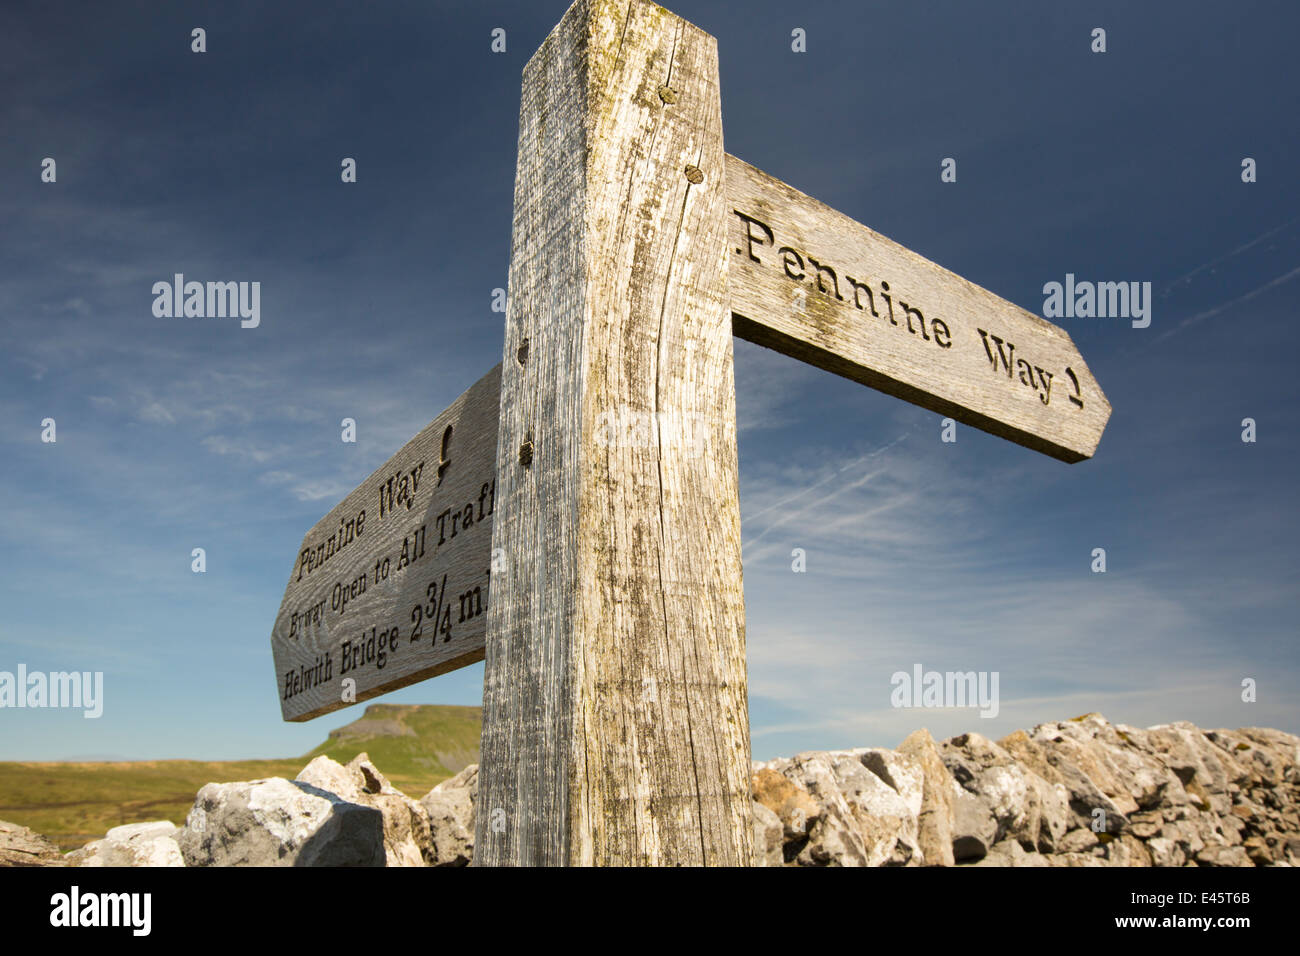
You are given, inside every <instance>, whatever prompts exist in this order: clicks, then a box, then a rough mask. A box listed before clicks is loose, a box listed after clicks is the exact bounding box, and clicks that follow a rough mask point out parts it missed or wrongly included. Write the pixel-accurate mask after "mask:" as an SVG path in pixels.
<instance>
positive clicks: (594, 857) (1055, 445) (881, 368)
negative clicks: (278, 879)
mask: <svg viewBox="0 0 1300 956" xmlns="http://www.w3.org/2000/svg"><path fill="white" fill-rule="evenodd" d="M733 331H734V334H735V335H739V336H741V337H743V338H746V339H750V340H752V341H754V342H758V343H759V344H762V345H765V346H768V347H770V348H773V349H775V350H777V351H780V352H784V353H786V354H788V355H791V356H793V357H796V358H799V359H802V360H804V361H807V362H810V363H812V364H813V365H816V366H818V367H820V368H823V369H826V370H828V371H831V372H835V373H836V374H840V375H843V376H845V377H847V378H851V379H853V380H854V381H858V382H862V383H863V384H867V385H871V386H873V387H875V388H878V389H880V390H882V391H885V392H888V393H889V394H892V395H896V396H898V397H900V398H904V399H906V400H908V401H911V402H915V403H916V404H919V405H921V406H923V407H925V408H929V409H931V410H934V411H936V412H939V413H940V414H943V415H948V416H951V417H952V418H954V419H956V420H958V421H962V422H965V423H968V424H970V425H973V426H975V427H978V428H982V429H984V430H986V431H989V432H992V433H993V434H996V435H1000V436H1002V437H1005V438H1008V439H1010V440H1011V441H1014V442H1017V443H1019V444H1021V445H1024V446H1026V447H1029V448H1032V449H1035V450H1037V451H1040V452H1043V453H1045V454H1048V455H1051V456H1052V457H1055V458H1058V459H1060V460H1062V461H1067V462H1077V461H1081V460H1083V459H1085V458H1088V457H1090V456H1091V455H1092V454H1093V452H1094V451H1095V449H1096V446H1097V442H1098V440H1099V439H1100V437H1101V432H1102V430H1103V428H1104V427H1105V424H1106V420H1107V417H1108V416H1109V413H1110V406H1109V404H1108V403H1107V402H1106V398H1105V396H1104V395H1103V394H1102V392H1101V390H1100V388H1099V387H1098V386H1097V383H1096V381H1095V380H1094V379H1093V377H1092V375H1091V373H1090V372H1089V371H1088V368H1087V366H1086V364H1085V363H1084V362H1083V359H1082V357H1080V355H1079V354H1078V352H1077V351H1076V350H1075V348H1074V346H1073V343H1072V342H1071V341H1070V338H1069V336H1068V335H1066V333H1065V332H1064V331H1062V330H1061V329H1059V328H1057V327H1055V326H1053V325H1051V324H1050V323H1048V322H1046V321H1044V320H1042V319H1040V318H1038V317H1036V316H1034V315H1031V314H1030V313H1028V312H1025V311H1024V310H1022V309H1020V308H1018V307H1016V306H1014V305H1012V304H1011V303H1009V302H1006V301H1005V300H1002V299H1000V298H998V297H997V296H995V295H993V294H992V293H990V292H988V291H986V290H984V289H982V288H980V287H979V286H976V285H974V284H973V283H970V282H968V281H967V280H965V279H962V278H960V277H959V276H956V275H953V274H952V273H950V272H948V271H946V270H944V269H942V268H941V267H939V266H937V265H935V264H934V263H931V262H929V261H927V260H925V259H923V258H921V257H920V256H918V255H916V254H915V253H913V252H911V251H910V250H908V249H905V248H903V247H902V246H899V245H897V244H896V243H893V242H891V241H890V240H888V239H886V238H884V237H883V236H880V235H878V234H877V233H875V232H873V231H871V230H870V229H868V228H867V227H866V226H863V225H861V224H859V223H857V222H854V221H853V220H852V219H849V218H848V217H847V216H844V215H842V214H840V213H837V212H835V211H834V210H832V209H829V208H828V207H826V206H823V205H822V204H820V203H818V202H816V201H815V200H813V199H811V198H809V197H807V196H805V195H803V194H802V193H800V192H798V191H797V190H794V189H792V188H791V187H789V186H787V185H785V184H784V183H782V182H780V181H778V180H775V179H773V178H771V177H769V176H767V175H766V174H764V173H762V172H760V171H759V170H757V169H754V168H753V167H751V166H748V165H746V164H745V163H743V162H741V161H740V160H738V159H735V158H734V157H730V156H727V155H726V154H725V152H724V151H723V140H722V116H721V105H720V97H719V89H718V61H717V46H716V43H715V41H714V39H713V38H712V37H710V36H709V35H708V34H706V33H704V32H703V31H701V30H699V29H698V28H696V27H695V26H693V25H691V24H689V23H687V22H685V21H684V20H681V19H680V18H678V17H676V16H674V15H673V14H671V13H669V12H668V11H666V10H664V9H663V8H662V7H659V6H657V5H655V4H653V3H649V2H644V0H633V2H631V3H627V2H623V0H619V2H614V0H577V2H575V3H574V4H573V6H572V7H570V8H569V10H568V12H567V13H566V14H565V15H564V17H563V19H562V20H561V21H560V23H559V24H558V25H557V26H556V27H555V29H554V30H553V31H552V32H551V34H550V35H549V36H548V37H547V38H546V40H545V41H544V42H543V44H542V46H541V47H540V48H539V49H538V51H537V52H536V53H535V54H534V56H533V57H532V58H531V59H530V60H529V62H528V65H527V66H526V68H525V70H524V77H523V97H522V102H521V107H520V115H519V145H518V166H517V173H516V179H515V204H514V234H513V241H512V248H511V263H510V277H509V296H508V307H507V315H506V333H505V347H504V361H503V363H502V365H501V366H500V368H499V370H494V371H493V372H491V373H489V374H488V375H487V376H485V377H484V379H483V380H482V381H480V382H479V383H478V384H477V385H475V386H473V387H472V388H471V389H470V390H469V391H468V392H466V393H465V395H463V396H462V397H461V398H460V399H458V400H457V402H456V403H455V404H454V405H453V406H452V407H451V408H450V409H448V411H447V412H444V413H443V415H441V416H439V417H438V418H437V419H436V420H435V421H434V422H433V424H432V425H430V426H429V427H428V428H427V429H425V430H424V431H423V432H421V433H420V434H419V435H417V436H416V438H414V439H413V440H412V441H411V442H410V443H408V445H407V446H406V447H404V448H403V449H402V450H401V451H400V452H399V453H398V454H397V455H396V456H395V457H394V458H393V459H392V460H391V461H390V462H389V463H388V464H387V465H385V467H384V468H381V469H379V471H377V472H376V473H375V474H374V475H372V476H371V478H370V479H368V480H367V481H366V482H365V483H363V484H362V485H361V487H359V488H358V489H357V490H356V491H354V492H353V493H352V494H351V495H349V496H348V498H347V499H346V500H345V501H344V502H343V503H342V504H341V505H340V506H339V507H338V508H336V509H335V510H334V511H333V512H331V513H330V515H328V516H327V517H326V518H325V519H323V520H322V522H321V523H320V524H318V525H317V526H316V528H313V529H312V531H311V532H309V533H308V535H307V538H306V539H305V540H304V542H303V545H302V547H301V548H300V550H299V554H298V556H297V558H296V560H295V564H294V569H293V575H292V577H291V580H290V583H289V587H288V588H287V589H286V592H285V599H284V604H283V606H282V607H281V610H280V616H279V617H278V618H277V622H276V628H275V632H274V635H273V637H272V644H273V647H274V649H275V660H276V677H277V686H278V687H279V689H280V693H281V700H282V706H283V710H284V715H285V718H286V719H290V720H301V719H306V718H309V717H313V716H317V715H319V714H322V713H327V712H329V711H330V710H333V709H335V708H337V707H339V706H343V705H344V704H346V703H350V702H351V700H350V699H347V697H346V696H345V694H344V693H343V691H344V688H342V687H341V683H340V682H341V679H342V678H344V677H346V676H350V675H355V679H356V685H355V696H354V699H355V700H362V699H365V697H368V696H373V695H375V694H378V693H382V692H384V691H386V690H391V689H394V688H396V687H400V686H404V685H405V684H409V683H412V682H414V681H416V680H422V679H424V678H425V677H429V676H433V675H434V674H438V673H442V672H445V671H447V670H450V669H452V668H455V667H459V666H462V665H464V664H467V663H471V662H473V661H476V660H480V659H484V658H486V670H485V676H484V691H483V736H482V748H481V749H482V757H481V764H480V770H479V791H478V803H477V812H476V820H477V831H476V834H475V864H476V865H521V864H522V865H565V864H647V865H681V864H710V865H712V864H724V865H725V864H729V865H747V864H749V863H750V862H751V860H752V825H751V819H750V796H749V775H750V768H749V715H748V700H747V686H746V673H745V612H744V594H743V588H742V583H741V564H740V509H739V501H738V494H737V466H736V414H735V387H734V379H733V370H732V340H733V339H732V337H733ZM498 373H499V382H498ZM498 395H499V401H498ZM449 427H450V431H448V428H449ZM448 436H449V437H448ZM462 436H463V438H464V441H463V443H462ZM493 453H494V454H495V461H493V457H492V456H493ZM440 469H441V476H442V479H443V480H442V481H441V483H440V482H439V481H438V480H437V478H438V475H439V470H440ZM404 477H405V478H408V479H409V481H408V482H406V483H405V484H403V478H404ZM390 478H391V479H393V480H394V481H395V482H396V484H394V485H390V483H389V481H390ZM417 482H418V485H417ZM390 487H392V488H394V489H395V490H394V491H391V492H390V491H389V490H388V489H389V488H390ZM385 502H387V503H385ZM362 510H364V511H365V524H364V540H363V534H362V528H361V526H360V521H359V519H360V517H361V512H362ZM458 516H459V517H458ZM349 522H354V524H352V525H350V524H349ZM349 528H354V529H355V538H350V537H349V535H350V534H352V532H351V531H349ZM489 530H490V533H491V539H490V542H489V541H488V540H487V537H488V532H489ZM453 533H454V535H455V538H454V539H452V538H451V537H448V535H450V534H453ZM435 535H436V537H435ZM331 539H333V540H335V541H336V542H338V541H340V540H341V541H342V542H343V543H342V545H341V546H339V545H337V544H336V545H335V548H334V550H331V546H330V543H329V542H330V540H331ZM435 545H436V546H435ZM417 554H418V558H417V557H416V555H417ZM404 556H408V557H409V563H408V562H407V561H405V560H404ZM399 564H400V565H401V567H400V568H399V567H398V565H399ZM385 567H387V568H388V576H387V577H385V576H384V573H383V568H385ZM489 574H490V576H491V598H490V600H489V599H488V587H487V584H488V578H489ZM354 591H355V593H354ZM345 596H346V599H347V606H346V608H344V607H343V599H344V597H345ZM480 597H482V599H483V604H482V605H481V606H480V604H479V598H480ZM467 601H468V604H467V603H466V602H467ZM484 625H486V626H484ZM385 634H386V635H387V639H386V642H385V641H382V640H381V637H382V636H383V635H385ZM372 645H373V649H372ZM381 649H382V650H386V652H387V660H386V662H385V663H384V664H383V665H382V667H381V665H380V662H379V656H378V655H379V652H380V650H381ZM345 661H346V662H348V664H349V668H348V671H347V673H346V674H344V673H343V671H342V668H343V663H344V662H345Z"/></svg>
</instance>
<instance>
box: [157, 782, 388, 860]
mask: <svg viewBox="0 0 1300 956" xmlns="http://www.w3.org/2000/svg"><path fill="white" fill-rule="evenodd" d="M178 842H179V844H180V849H181V854H182V856H183V857H184V858H185V865H186V866H383V865H384V863H385V849H384V815H383V814H382V813H381V812H380V811H378V810H376V809H375V808H374V807H368V806H361V805H360V804H356V803H349V802H348V801H346V800H344V799H342V798H341V797H339V796H337V795H336V794H334V793H331V792H330V791H328V790H322V789H320V788H319V787H314V786H312V785H310V784H307V783H303V782H301V781H293V782H291V781H288V780H285V779H283V778H281V777H272V778H270V779H266V780H253V781H244V782H240V783H210V784H207V785H206V786H205V787H203V788H202V789H201V790H200V791H199V792H198V796H197V797H196V798H195V801H194V806H193V807H192V808H191V809H190V812H189V816H188V817H186V820H185V828H184V830H183V831H182V832H181V834H180V837H179V840H178Z"/></svg>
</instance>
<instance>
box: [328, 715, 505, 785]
mask: <svg viewBox="0 0 1300 956" xmlns="http://www.w3.org/2000/svg"><path fill="white" fill-rule="evenodd" d="M482 722H483V708H482V707H451V706H446V705H433V704H371V705H370V706H369V707H367V708H366V712H365V713H364V714H362V715H361V717H360V718H358V719H357V720H354V721H353V722H352V723H350V724H346V725H345V726H343V727H339V728H338V729H337V730H331V731H330V735H329V739H328V740H326V741H325V742H324V743H323V744H321V745H320V746H319V747H317V748H316V749H315V750H313V751H311V753H309V754H307V755H306V756H305V757H304V758H303V760H302V762H303V763H304V764H306V763H307V761H309V760H311V759H312V758H313V757H318V756H320V755H321V754H326V755H327V756H330V757H333V758H334V759H335V760H337V761H338V762H339V763H347V762H348V761H349V760H351V759H352V758H353V757H355V756H356V755H357V754H359V753H361V752H362V751H365V752H366V753H368V754H370V759H371V760H373V761H374V762H375V766H376V767H378V768H379V769H380V771H382V772H383V774H384V776H386V777H387V778H388V779H389V780H391V781H392V783H393V786H395V787H397V788H398V789H399V790H402V791H404V792H406V793H407V794H409V795H410V796H413V797H416V798H417V799H418V798H419V797H422V796H424V795H425V794H426V793H427V792H428V791H429V790H430V788H432V787H433V785H434V784H435V783H438V782H439V781H440V780H446V779H447V778H448V777H451V776H454V775H455V774H456V773H458V772H459V771H461V770H462V769H464V768H465V767H466V766H467V765H468V764H472V763H478V743H479V731H480V728H481V727H482Z"/></svg>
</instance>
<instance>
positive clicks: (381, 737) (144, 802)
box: [0, 704, 482, 851]
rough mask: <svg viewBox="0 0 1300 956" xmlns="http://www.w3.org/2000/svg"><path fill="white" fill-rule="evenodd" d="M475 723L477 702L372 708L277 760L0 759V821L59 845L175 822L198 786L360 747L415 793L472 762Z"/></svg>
mask: <svg viewBox="0 0 1300 956" xmlns="http://www.w3.org/2000/svg"><path fill="white" fill-rule="evenodd" d="M481 719H482V709H481V708H479V707H452V706H444V705H439V704H371V705H369V706H368V707H367V708H366V710H365V713H363V714H362V715H361V717H359V718H358V719H357V720H354V721H353V722H352V723H350V724H346V725H344V726H342V727H339V728H337V729H336V730H332V731H330V734H329V738H328V739H327V740H326V741H325V742H324V743H322V744H321V745H320V746H319V747H316V748H315V749H314V750H312V751H311V752H310V753H308V754H306V755H304V756H302V757H291V758H286V759H284V760H227V761H219V760H134V761H115V762H103V761H95V762H57V763H55V762H49V763H45V762H42V763H33V762H0V820H8V821H11V822H13V823H19V824H22V825H23V826H27V827H31V828H32V829H33V830H35V831H37V832H38V833H43V834H45V835H46V836H48V837H49V838H50V839H51V840H53V841H55V842H56V843H57V844H58V845H59V848H60V849H61V850H64V851H67V850H72V849H76V848H77V847H80V846H82V845H84V844H85V843H87V842H89V841H90V840H95V839H98V838H99V837H102V836H103V835H104V834H105V833H106V832H108V830H109V829H110V828H111V827H115V826H119V825H121V824H123V823H141V822H144V821H146V820H171V821H172V822H173V823H177V824H180V823H184V822H185V814H186V813H188V812H189V809H190V807H191V806H192V805H193V803H194V794H195V793H196V792H198V790H199V788H200V787H202V786H203V785H204V784H205V783H225V782H228V781H232V780H255V779H258V778H261V777H287V778H289V779H293V778H294V777H296V776H297V775H298V772H299V771H300V770H302V768H303V767H305V766H306V765H307V762H308V761H310V760H311V759H312V758H313V757H316V756H319V755H321V754H326V755H327V756H330V757H332V758H334V759H335V760H338V761H339V762H341V763H343V762H346V761H348V760H351V759H352V758H353V757H355V756H356V755H357V754H359V753H361V752H362V751H363V750H364V751H366V752H368V753H369V754H370V756H371V758H372V759H373V760H374V762H375V766H377V767H378V768H379V769H380V771H382V772H383V774H384V775H385V776H386V777H388V779H389V780H391V781H392V783H393V786H395V787H397V788H399V789H400V790H403V791H405V792H406V793H407V794H409V795H410V796H413V797H415V798H416V799H419V798H420V797H422V796H424V794H426V793H427V792H428V791H429V790H430V788H432V787H433V785H434V784H436V783H438V782H439V781H441V780H445V779H447V778H448V777H450V776H453V775H454V774H455V773H456V772H457V771H459V770H460V769H462V768H463V767H464V766H465V765H466V764H470V763H475V762H477V761H478V744H479V726H480V721H481Z"/></svg>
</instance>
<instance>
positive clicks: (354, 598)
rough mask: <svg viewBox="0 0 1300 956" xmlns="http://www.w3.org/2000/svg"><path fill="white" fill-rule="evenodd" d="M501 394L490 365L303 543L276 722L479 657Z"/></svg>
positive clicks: (281, 632)
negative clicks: (473, 383) (279, 713)
mask: <svg viewBox="0 0 1300 956" xmlns="http://www.w3.org/2000/svg"><path fill="white" fill-rule="evenodd" d="M500 394H501V368H500V366H498V367H497V368H494V369H493V370H492V371H490V372H488V374H487V375H484V376H483V378H481V379H480V380H479V381H478V382H477V383H476V384H475V385H473V386H472V387H471V388H470V389H469V391H467V392H465V394H463V395H461V397H460V398H458V399H456V401H455V402H453V403H452V405H451V407H450V408H448V409H447V410H446V411H445V412H443V413H442V414H441V415H439V416H438V417H437V418H435V419H434V420H433V421H432V422H431V423H430V424H429V425H428V426H426V427H425V428H424V430H423V431H421V432H420V433H419V434H418V435H416V436H415V437H414V438H412V439H411V440H410V441H409V442H407V443H406V444H405V445H403V446H402V448H401V450H400V451H398V453H397V454H396V455H394V456H393V457H392V458H390V459H389V460H388V461H387V462H385V463H384V464H383V465H382V466H381V467H380V468H379V469H378V470H377V471H376V472H375V473H374V474H373V475H371V476H370V477H369V478H367V479H366V480H365V481H363V482H362V483H361V484H360V485H359V486H358V487H357V489H356V490H355V491H353V492H352V493H351V494H350V495H348V496H347V497H346V498H345V499H343V502H342V503H341V504H340V505H338V507H336V508H335V509H334V510H333V511H331V512H330V513H329V514H327V515H326V516H325V517H324V518H322V519H321V520H320V521H319V522H317V524H316V526H315V527H314V528H312V529H311V530H310V531H308V532H307V536H306V537H305V538H303V540H302V545H301V547H299V549H298V553H297V555H296V556H295V557H294V561H293V570H292V571H291V572H290V575H289V585H288V587H286V588H285V589H284V599H283V600H282V601H281V602H280V613H279V614H278V615H277V616H276V619H275V628H274V629H273V630H272V632H271V650H272V654H273V656H274V658H275V674H276V684H277V686H278V687H279V689H280V712H281V714H282V715H283V717H284V719H285V720H308V719H310V718H312V717H319V716H320V715H321V714H328V713H329V712H330V711H332V710H338V709H339V708H340V707H345V706H347V705H348V704H351V703H355V702H357V701H362V700H366V699H368V698H371V697H375V696H377V695H379V694H383V693H386V692H388V691H390V690H396V689H397V688H399V687H405V686H406V685H407V684H411V683H414V682H415V681H419V680H424V679H425V678H427V677H433V676H434V675H436V674H443V673H446V672H447V671H450V670H455V669H456V668H458V667H464V666H465V665H466V664H473V663H474V662H475V661H481V660H482V659H483V632H484V627H485V625H486V621H487V618H486V615H485V613H484V611H485V609H486V608H487V592H488V579H489V572H490V570H491V567H492V554H491V542H492V515H493V512H494V511H495V505H496V501H495V496H496V446H497V403H498V401H499V398H500ZM348 681H351V683H350V684H349V683H347V682H348Z"/></svg>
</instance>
